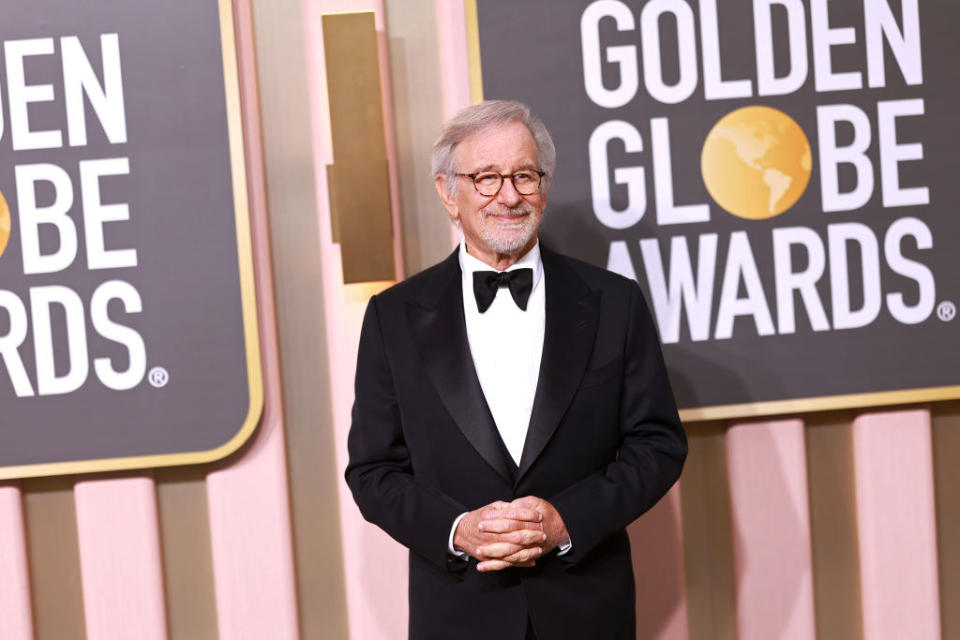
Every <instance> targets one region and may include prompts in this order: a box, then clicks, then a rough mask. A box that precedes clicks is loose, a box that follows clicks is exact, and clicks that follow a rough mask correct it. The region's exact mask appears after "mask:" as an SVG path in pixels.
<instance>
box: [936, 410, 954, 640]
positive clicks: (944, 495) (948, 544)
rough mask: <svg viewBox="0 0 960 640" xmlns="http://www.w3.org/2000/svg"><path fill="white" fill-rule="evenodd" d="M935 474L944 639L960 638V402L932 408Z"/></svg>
mask: <svg viewBox="0 0 960 640" xmlns="http://www.w3.org/2000/svg"><path fill="white" fill-rule="evenodd" d="M931 413H932V418H933V473H934V481H935V483H936V484H935V489H934V491H935V494H936V509H937V511H936V513H937V551H938V563H939V570H940V616H941V620H942V625H943V627H942V632H943V637H944V638H960V605H958V603H960V466H958V465H957V460H960V402H944V403H941V404H935V405H933V408H932V411H931Z"/></svg>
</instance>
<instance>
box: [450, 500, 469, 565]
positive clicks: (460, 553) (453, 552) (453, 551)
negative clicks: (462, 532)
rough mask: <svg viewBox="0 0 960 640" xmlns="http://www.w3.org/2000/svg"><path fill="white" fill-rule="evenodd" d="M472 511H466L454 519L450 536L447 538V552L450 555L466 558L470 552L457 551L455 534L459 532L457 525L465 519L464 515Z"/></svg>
mask: <svg viewBox="0 0 960 640" xmlns="http://www.w3.org/2000/svg"><path fill="white" fill-rule="evenodd" d="M468 513H470V512H469V511H464V512H463V513H461V514H460V515H458V516H457V519H456V520H454V521H453V526H452V527H450V537H449V538H448V539H447V553H449V554H450V555H454V556H457V557H458V558H466V557H467V556H468V555H470V554H468V553H467V552H466V551H457V550H456V549H454V548H453V534H454V533H456V532H457V525H458V524H460V521H461V520H463V516H465V515H467V514H468Z"/></svg>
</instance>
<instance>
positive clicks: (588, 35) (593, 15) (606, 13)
mask: <svg viewBox="0 0 960 640" xmlns="http://www.w3.org/2000/svg"><path fill="white" fill-rule="evenodd" d="M603 18H613V19H614V20H616V22H617V31H633V30H634V29H635V28H636V26H635V24H634V21H633V13H632V12H631V11H630V9H629V8H628V7H627V5H625V4H623V3H622V2H619V1H617V0H596V2H593V3H592V4H591V5H590V6H588V7H587V8H586V9H584V11H583V15H582V16H581V17H580V46H581V48H582V52H583V86H584V89H586V91H587V95H588V96H589V97H590V99H591V100H593V102H594V103H595V104H597V105H599V106H601V107H606V108H607V109H615V108H617V107H622V106H623V105H625V104H627V103H628V102H630V101H631V100H632V99H633V97H634V96H635V95H637V89H639V87H640V78H639V73H638V71H637V47H636V46H634V45H621V46H617V47H607V62H608V63H610V64H615V65H617V68H618V71H619V73H620V85H619V86H618V87H617V88H616V89H607V88H606V87H604V86H603V65H602V62H601V57H600V21H601V20H602V19H603Z"/></svg>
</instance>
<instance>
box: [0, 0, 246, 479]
mask: <svg viewBox="0 0 960 640" xmlns="http://www.w3.org/2000/svg"><path fill="white" fill-rule="evenodd" d="M217 4H218V7H219V13H220V43H221V49H222V52H223V76H224V91H225V97H226V106H227V131H228V137H229V143H230V170H231V173H232V175H233V199H234V214H235V219H236V223H237V259H238V263H239V269H240V292H241V309H242V312H243V334H244V346H245V347H246V351H247V387H248V393H249V399H250V404H249V407H248V409H247V416H246V418H245V419H244V421H243V425H242V426H241V427H240V430H239V431H237V433H236V434H235V435H234V436H233V437H232V438H231V439H230V440H228V441H227V442H226V443H224V444H222V445H220V446H219V447H216V448H214V449H208V450H205V451H190V452H185V453H166V454H156V455H145V456H131V457H126V458H104V459H99V460H71V461H69V462H47V463H40V464H27V465H19V466H11V467H0V480H8V479H13V478H33V477H39V476H55V475H71V474H77V473H94V472H102V471H122V470H129V469H148V468H155V467H172V466H179V465H188V464H202V463H205V462H213V461H215V460H220V459H222V458H225V457H227V456H228V455H230V454H231V453H233V452H234V451H236V450H237V449H239V448H240V447H241V446H243V444H244V443H245V442H246V441H247V440H248V439H249V438H250V436H251V435H253V433H254V431H255V430H256V428H257V425H258V424H259V423H260V417H261V415H262V414H263V370H262V368H261V359H260V335H259V327H258V324H257V301H256V286H255V281H254V271H253V242H252V240H251V236H250V206H249V202H248V198H247V174H246V160H245V156H244V145H243V123H242V119H241V110H240V79H239V68H238V64H237V48H236V36H235V31H234V19H233V1H232V0H217Z"/></svg>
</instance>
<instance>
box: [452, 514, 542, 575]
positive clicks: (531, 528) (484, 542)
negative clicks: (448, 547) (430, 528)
mask: <svg viewBox="0 0 960 640" xmlns="http://www.w3.org/2000/svg"><path fill="white" fill-rule="evenodd" d="M542 519H543V516H542V515H541V514H540V512H538V511H536V510H534V509H527V508H523V507H517V506H512V505H511V504H510V503H509V502H503V501H502V500H498V501H497V502H492V503H490V504H488V505H487V506H485V507H480V508H479V509H477V510H475V511H470V512H469V513H467V515H465V516H464V517H463V518H461V520H460V522H459V523H458V524H457V530H456V531H455V532H454V534H453V546H454V548H455V549H459V550H461V551H466V552H467V553H469V554H470V555H471V556H473V557H474V558H476V559H477V560H479V561H480V564H478V565H477V570H478V571H499V570H501V569H505V568H507V567H532V566H533V564H534V563H535V562H536V559H537V558H539V557H540V556H541V555H542V554H543V547H542V546H540V545H542V543H543V542H544V541H545V540H546V534H544V532H543V526H542V524H541V521H542Z"/></svg>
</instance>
